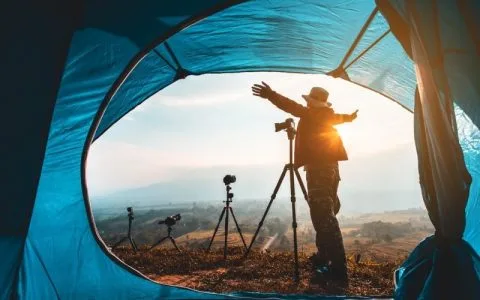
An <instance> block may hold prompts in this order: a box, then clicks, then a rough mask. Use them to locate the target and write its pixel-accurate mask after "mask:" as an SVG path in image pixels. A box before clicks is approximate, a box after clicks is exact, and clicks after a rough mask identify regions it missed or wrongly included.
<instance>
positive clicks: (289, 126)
mask: <svg viewBox="0 0 480 300" xmlns="http://www.w3.org/2000/svg"><path fill="white" fill-rule="evenodd" d="M275 128H276V130H275V131H280V130H283V129H285V131H286V132H287V136H288V140H289V146H290V149H289V150H290V151H289V152H290V153H289V156H290V159H289V163H288V164H286V165H285V166H284V167H283V171H282V173H281V175H280V178H279V179H278V182H277V185H276V186H275V189H274V190H273V193H272V196H271V198H270V202H269V203H268V206H267V209H266V210H265V213H264V214H263V217H262V220H261V221H260V223H259V224H258V227H257V230H256V231H255V234H254V235H253V238H252V241H251V242H250V246H249V247H248V249H247V252H245V257H247V256H248V254H249V253H250V250H251V249H252V246H253V243H254V242H255V240H256V238H257V235H258V233H259V231H260V229H261V227H262V226H263V222H264V221H265V218H266V216H267V214H268V211H269V210H270V207H271V206H272V203H273V200H275V197H276V196H277V193H278V190H279V189H280V186H281V185H282V181H283V179H284V178H285V175H286V174H287V171H288V173H289V175H290V201H291V202H292V229H293V250H294V255H295V281H297V282H298V281H299V279H300V273H299V271H298V245H297V214H296V210H295V202H296V198H295V182H294V179H295V176H296V177H297V180H298V183H299V184H300V188H301V189H302V192H303V196H304V197H305V199H308V194H307V191H306V189H305V185H304V184H303V181H302V177H300V174H299V173H298V169H296V168H295V166H294V164H293V140H294V138H295V134H296V131H295V127H294V126H293V119H287V121H285V122H284V123H281V124H275Z"/></svg>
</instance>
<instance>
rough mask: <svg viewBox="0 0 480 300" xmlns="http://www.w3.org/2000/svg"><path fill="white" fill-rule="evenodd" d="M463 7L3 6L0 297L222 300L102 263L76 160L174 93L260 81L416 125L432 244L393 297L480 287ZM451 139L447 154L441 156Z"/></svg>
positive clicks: (474, 113) (81, 162)
mask: <svg viewBox="0 0 480 300" xmlns="http://www.w3.org/2000/svg"><path fill="white" fill-rule="evenodd" d="M437 2H438V3H437ZM457 2H458V4H450V3H443V2H440V1H431V3H430V4H428V3H418V4H417V3H415V2H414V1H403V0H396V1H395V0H391V1H387V0H385V1H378V6H377V3H375V2H374V1H373V0H355V1H352V0H348V1H347V0H337V1H334V0H327V1H314V0H301V1H299V0H282V1H267V0H258V1H229V0H225V1H218V0H204V1H194V0H186V1H181V2H179V1H170V0H165V1H153V0H139V1H112V0H103V1H87V0H83V1H81V0H76V1H75V0H74V1H42V2H39V1H27V2H21V1H10V2H9V3H7V4H5V5H3V7H2V11H1V13H0V14H1V17H2V18H1V19H2V21H3V22H4V23H3V24H4V26H2V30H3V31H4V34H2V37H3V41H4V42H3V47H2V50H1V51H2V54H3V55H2V56H1V57H2V73H1V74H2V76H1V82H2V91H3V97H2V103H4V104H5V105H4V117H3V118H2V126H1V128H2V145H3V147H2V152H1V154H2V166H3V168H2V170H3V172H2V173H3V174H2V188H3V193H2V194H3V197H2V204H3V208H4V215H3V216H2V218H0V254H1V255H2V264H0V299H8V298H21V299H54V298H62V299H71V298H72V299H84V298H89V299H90V298H94V299H120V298H125V299H155V298H168V297H170V298H208V299H212V298H224V297H227V296H226V295H214V294H207V293H201V292H197V291H192V290H188V289H182V288H177V287H171V286H165V285H160V284H157V283H154V282H152V281H149V280H148V279H146V278H145V277H144V276H143V275H141V274H139V273H138V272H137V271H136V270H133V269H131V268H130V267H128V266H126V265H124V264H123V263H122V262H120V261H119V260H118V259H117V258H116V257H115V256H114V255H113V254H111V253H110V252H109V251H108V249H107V248H106V246H105V245H104V244H103V242H102V241H101V239H100V238H99V236H98V232H97V231H96V228H95V224H94V220H93V217H92V214H91V209H90V204H89V201H88V191H87V187H86V185H85V161H86V158H87V155H88V150H89V147H90V144H91V143H92V142H93V141H94V140H95V139H96V138H98V137H100V136H101V134H102V133H104V132H105V131H106V130H108V128H109V127H110V126H112V125H113V124H115V122H116V121H118V120H119V119H120V118H121V117H122V116H124V115H125V114H126V113H128V112H129V111H130V110H132V109H133V108H134V107H136V106H137V105H139V104H141V103H142V102H143V101H145V100H146V99H148V97H150V96H151V95H153V94H154V93H156V92H158V91H159V90H161V89H163V88H165V87H167V86H168V85H170V84H172V83H173V82H175V81H176V80H181V79H182V78H185V77H186V76H191V75H201V74H206V73H233V72H254V71H280V72H298V73H320V74H329V75H331V76H335V77H341V78H344V79H346V80H349V81H352V82H354V83H356V84H359V85H362V86H365V87H367V88H370V89H372V90H375V91H377V92H379V93H381V94H383V95H385V96H386V97H387V98H389V99H391V100H392V101H395V102H397V103H398V104H400V105H402V106H403V107H404V108H406V109H407V110H410V111H415V120H416V138H417V150H418V153H419V165H420V171H421V174H420V179H421V183H422V188H423V190H424V199H425V202H426V204H427V208H428V209H429V213H430V216H431V219H432V222H433V223H434V225H435V226H436V228H437V232H438V234H437V235H436V237H434V238H431V239H428V240H426V241H424V242H423V243H422V244H421V245H420V246H419V247H418V248H417V249H416V251H414V252H413V253H412V255H411V257H410V258H409V259H408V260H407V261H406V262H405V264H404V266H402V268H401V269H400V271H399V272H398V273H397V275H398V280H399V289H398V295H399V297H408V296H412V295H416V296H418V295H420V294H423V295H427V296H428V295H432V291H434V290H437V289H438V290H441V289H442V286H441V284H439V282H441V281H438V280H437V281H435V278H439V277H438V276H439V275H438V274H447V273H448V272H449V271H450V270H453V271H452V272H456V271H458V270H459V269H462V268H463V270H466V269H468V270H473V271H472V272H473V273H471V274H470V273H468V272H467V273H468V274H467V275H464V276H466V277H465V278H469V280H470V281H468V280H463V282H468V283H471V285H472V286H473V287H475V286H478V271H475V270H479V269H478V267H479V266H480V265H479V260H478V256H477V253H478V251H479V250H480V234H479V228H480V220H479V219H478V218H476V217H475V216H478V214H479V213H480V201H479V191H480V184H479V172H480V171H479V169H478V165H479V162H480V149H479V146H478V145H479V140H480V133H479V130H478V126H479V123H480V100H479V99H480V92H479V89H480V83H479V78H480V76H478V75H479V74H478V72H479V71H480V64H479V55H480V54H479V53H480V50H479V49H480V46H479V45H480V43H479V31H478V28H480V26H479V24H478V19H477V18H476V16H478V15H479V12H480V5H479V4H478V2H474V1H457ZM452 5H453V6H452ZM419 15H420V16H422V18H419V17H418V16H419ZM415 16H416V17H415ZM427 33H428V34H427ZM432 57H433V58H432ZM414 61H415V63H416V66H417V68H415V65H414V63H413V62H414ZM426 65H428V68H426V67H425V68H424V67H422V66H426ZM419 66H420V68H419ZM428 70H430V71H431V72H427V71H428ZM432 74H433V75H432ZM442 74H443V75H442ZM445 74H447V75H445ZM440 75H441V76H440ZM442 76H443V77H442ZM418 78H421V81H419V80H418ZM427 79H428V80H427ZM438 82H441V84H435V83H438ZM417 83H420V84H419V89H418V93H417V97H415V95H416V93H415V91H416V87H417ZM432 93H433V96H432ZM432 99H436V100H437V101H433V100H432ZM449 107H452V111H448V108H449ZM419 108H420V109H419ZM445 124H448V125H449V126H447V127H446V128H447V129H445V130H446V131H447V133H448V134H444V133H445V132H446V131H445V130H443V129H442V128H444V127H445V126H444V127H442V126H440V125H445ZM436 125H438V126H436ZM442 130H443V131H442ZM444 136H445V137H446V138H445V139H442V138H439V137H444ZM457 136H458V138H457ZM447 138H449V139H450V140H449V139H447ZM452 138H454V139H452ZM446 141H447V142H448V141H454V142H452V143H448V145H453V146H451V147H447V148H448V149H447V150H449V149H450V148H451V149H450V150H451V151H447V150H442V149H444V148H445V147H443V146H444V145H445V144H444V143H445V142H446ZM458 141H459V144H458V149H459V150H458V151H456V149H457V148H455V147H456V145H457V143H458ZM455 151H456V152H455ZM427 162H428V163H427ZM465 167H466V169H465ZM451 170H455V171H456V172H454V173H449V174H451V175H450V176H451V178H450V179H451V181H450V180H448V181H445V178H446V177H445V174H447V173H448V172H449V171H451ZM450 182H454V183H455V184H450ZM452 195H453V196H452ZM465 206H466V209H465ZM448 212H452V213H451V214H449V213H448ZM453 212H455V213H453ZM445 224H447V225H448V226H446V225H445ZM447 228H454V229H455V230H450V231H449V230H447ZM462 235H463V240H462V239H461V238H462ZM464 241H466V242H468V244H467V243H466V242H464ZM463 243H465V244H463ZM452 245H453V246H452ZM467 246H468V247H470V248H468V247H467ZM466 247H467V248H466ZM436 249H437V250H438V249H441V250H439V251H437V250H436ZM442 249H443V250H442ZM445 249H447V250H445ZM444 250H445V251H444ZM435 251H437V252H435ZM445 262H447V263H445ZM460 266H461V267H460ZM442 268H443V269H442ZM474 268H476V269H474ZM419 270H420V271H419ZM421 270H424V271H421ZM431 270H433V271H431ZM438 270H440V271H438ZM455 270H456V271H455ZM448 274H450V273H448ZM454 274H456V273H451V274H450V275H454ZM412 278H414V279H415V280H416V281H415V280H413V279H412ZM440 278H443V277H442V276H440ZM457 278H458V280H459V281H460V279H462V278H463V277H457ZM414 281H415V282H416V283H415V284H413V283H412V282H414ZM432 282H433V283H432ZM458 284H460V283H458ZM424 287H425V288H424ZM463 292H465V293H470V292H471V293H474V292H478V289H477V290H475V288H472V290H468V291H463ZM476 295H478V294H476ZM248 296H249V297H255V294H248ZM257 296H259V297H260V296H261V295H257ZM277 296H278V297H281V296H280V295H277Z"/></svg>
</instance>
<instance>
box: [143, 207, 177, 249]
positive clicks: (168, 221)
mask: <svg viewBox="0 0 480 300" xmlns="http://www.w3.org/2000/svg"><path fill="white" fill-rule="evenodd" d="M180 218H181V217H180V214H177V215H174V216H170V217H167V218H166V219H165V220H163V221H159V222H158V224H165V225H167V232H168V234H167V236H166V237H163V238H161V239H160V240H159V241H158V242H156V243H155V244H153V245H152V247H150V249H148V251H150V250H152V249H153V248H155V247H157V246H158V245H160V244H161V243H162V242H163V241H165V240H167V239H168V240H170V242H172V244H173V246H175V249H177V250H178V252H182V251H180V249H179V248H178V247H177V243H175V239H174V238H173V236H172V230H173V228H172V226H173V225H175V223H176V222H177V221H178V220H180Z"/></svg>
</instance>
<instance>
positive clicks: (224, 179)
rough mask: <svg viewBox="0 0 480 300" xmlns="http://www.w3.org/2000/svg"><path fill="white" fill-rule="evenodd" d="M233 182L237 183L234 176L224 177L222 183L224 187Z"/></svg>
mask: <svg viewBox="0 0 480 300" xmlns="http://www.w3.org/2000/svg"><path fill="white" fill-rule="evenodd" d="M235 181H237V178H236V177H235V175H225V177H223V183H225V185H229V184H230V183H234V182H235Z"/></svg>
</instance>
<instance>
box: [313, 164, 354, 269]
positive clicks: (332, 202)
mask: <svg viewBox="0 0 480 300" xmlns="http://www.w3.org/2000/svg"><path fill="white" fill-rule="evenodd" d="M306 170H307V186H308V205H309V206H310V216H311V218H312V223H313V227H314V228H315V231H316V234H317V236H316V245H317V248H318V253H317V256H316V259H315V261H316V263H317V264H322V265H329V264H331V267H332V269H335V270H336V271H337V272H340V273H344V274H346V272H347V266H346V259H345V248H344V247H343V239H342V233H341V231H340V227H339V225H338V220H337V217H336V216H335V215H336V214H337V213H338V211H339V209H340V201H339V199H338V196H337V189H338V184H339V181H340V176H339V172H338V163H330V164H322V165H319V166H307V168H306Z"/></svg>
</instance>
